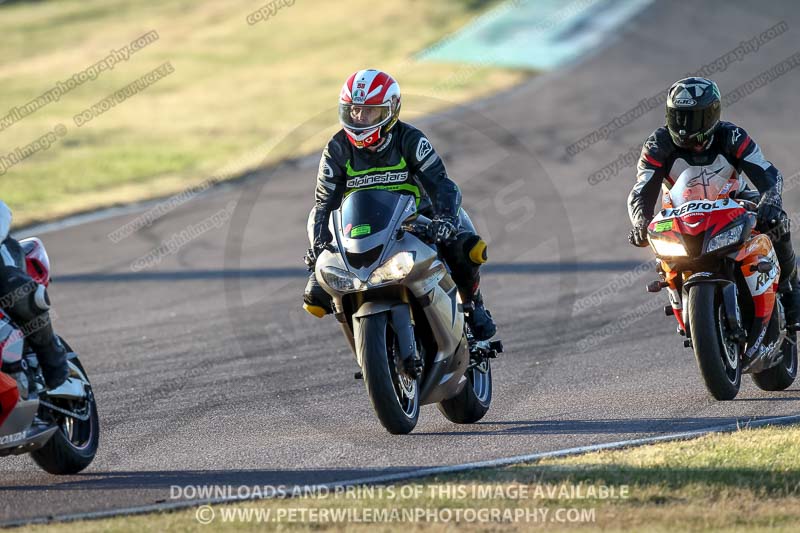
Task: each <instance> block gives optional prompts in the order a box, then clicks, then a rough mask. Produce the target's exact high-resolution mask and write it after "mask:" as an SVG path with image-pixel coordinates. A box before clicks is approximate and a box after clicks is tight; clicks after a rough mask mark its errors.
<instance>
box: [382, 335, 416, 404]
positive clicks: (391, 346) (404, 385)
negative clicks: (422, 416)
mask: <svg viewBox="0 0 800 533" xmlns="http://www.w3.org/2000/svg"><path fill="white" fill-rule="evenodd" d="M386 353H387V355H388V363H389V375H390V376H391V378H392V385H393V386H394V394H395V397H396V398H397V402H398V403H399V404H400V408H401V409H402V410H403V413H405V415H406V416H407V417H408V418H414V416H415V415H416V413H417V409H418V408H419V386H418V383H417V380H416V379H411V378H409V377H407V376H404V375H402V374H399V373H398V372H397V363H398V362H399V361H400V352H399V349H398V347H397V337H396V336H395V334H394V330H393V329H392V327H391V326H390V325H388V324H387V327H386Z"/></svg>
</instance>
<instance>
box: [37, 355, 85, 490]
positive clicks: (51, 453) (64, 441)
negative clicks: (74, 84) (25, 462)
mask: <svg viewBox="0 0 800 533" xmlns="http://www.w3.org/2000/svg"><path fill="white" fill-rule="evenodd" d="M62 342H63V341H62ZM64 344H65V346H66V347H67V350H68V351H70V352H71V351H72V350H71V349H70V348H69V346H68V345H66V343H64ZM70 361H71V362H72V363H74V364H75V366H77V367H78V368H80V369H81V372H83V375H84V376H86V375H87V374H86V370H84V368H83V365H81V362H80V361H79V360H78V358H77V357H76V358H74V359H71V360H70ZM85 402H86V408H87V409H88V410H89V419H88V420H85V421H81V420H78V419H74V418H71V417H68V416H65V415H61V417H60V419H59V422H58V426H59V427H58V430H57V431H56V432H55V433H54V434H53V436H52V437H51V438H50V440H48V441H47V443H46V444H45V445H44V446H42V447H41V448H39V449H38V450H35V451H33V452H31V458H32V459H33V460H34V462H35V463H36V464H37V465H39V466H40V467H41V468H42V469H43V470H44V471H45V472H48V473H50V474H55V475H69V474H77V473H78V472H80V471H81V470H83V469H85V468H86V467H87V466H89V465H90V464H91V463H92V461H93V460H94V456H95V454H97V448H98V446H99V444H100V419H99V417H98V415H97V402H96V401H95V398H94V394H92V392H91V391H90V392H89V397H88V398H87V399H86V401H85Z"/></svg>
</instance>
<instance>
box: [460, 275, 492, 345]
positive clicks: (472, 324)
mask: <svg viewBox="0 0 800 533" xmlns="http://www.w3.org/2000/svg"><path fill="white" fill-rule="evenodd" d="M479 287H480V277H479V276H476V277H475V281H474V282H473V283H471V284H470V285H468V286H467V287H459V292H460V293H461V299H462V300H463V301H464V302H465V303H470V304H472V310H471V311H470V312H469V314H468V315H467V316H466V319H467V324H469V329H470V331H472V336H473V337H474V338H475V340H479V341H485V340H489V339H491V338H492V337H494V334H495V333H497V326H496V325H495V323H494V319H493V318H492V314H491V313H490V312H489V310H488V309H486V306H485V305H484V304H483V295H482V294H481V291H480V288H479Z"/></svg>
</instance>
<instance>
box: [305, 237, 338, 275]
mask: <svg viewBox="0 0 800 533" xmlns="http://www.w3.org/2000/svg"><path fill="white" fill-rule="evenodd" d="M323 250H330V251H332V252H333V251H335V248H334V247H333V245H332V244H331V243H330V242H322V241H320V240H317V241H314V247H313V248H309V249H308V250H306V255H305V257H303V262H304V263H305V264H306V267H308V271H309V272H313V271H314V267H315V266H316V264H317V258H318V257H319V254H321V253H322V251H323Z"/></svg>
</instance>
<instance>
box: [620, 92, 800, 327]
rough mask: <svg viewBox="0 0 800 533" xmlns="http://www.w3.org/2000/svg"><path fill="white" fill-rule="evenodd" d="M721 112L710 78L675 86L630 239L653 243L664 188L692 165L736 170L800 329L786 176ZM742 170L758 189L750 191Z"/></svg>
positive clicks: (650, 144) (634, 206)
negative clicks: (755, 210) (753, 204)
mask: <svg viewBox="0 0 800 533" xmlns="http://www.w3.org/2000/svg"><path fill="white" fill-rule="evenodd" d="M720 110H721V102H720V92H719V88H718V87H717V84H716V83H714V82H713V81H711V80H708V79H705V78H685V79H682V80H679V81H677V82H675V84H673V85H672V87H670V89H669V93H668V96H667V111H666V122H667V124H666V127H661V128H658V129H657V130H656V131H655V132H653V134H652V135H650V137H649V138H648V139H647V140H646V141H645V143H644V146H643V148H642V155H641V157H640V158H639V164H638V167H637V169H638V174H637V179H636V185H634V186H633V190H632V191H631V193H630V195H629V196H628V214H629V216H630V219H631V223H632V224H633V229H632V230H631V232H630V235H629V240H630V242H631V244H633V245H634V246H647V245H648V242H647V226H648V225H649V223H650V220H651V219H652V218H653V209H654V207H655V204H656V202H657V201H658V200H659V193H660V191H661V186H662V184H663V185H664V186H666V187H667V188H669V187H670V186H671V185H672V184H673V183H674V182H675V179H676V178H677V177H678V175H679V174H680V173H681V172H683V171H684V170H685V169H687V168H689V167H708V168H709V171H710V172H713V173H717V172H719V173H722V172H725V171H731V170H732V171H733V172H735V173H736V175H738V176H739V180H740V187H739V192H738V193H737V194H736V197H737V198H742V199H745V200H750V201H753V202H756V203H757V204H758V213H757V225H756V228H757V229H758V230H759V231H760V232H762V233H767V234H768V235H770V237H771V238H772V241H773V245H774V247H775V254H776V255H777V257H778V262H779V263H780V267H781V276H780V284H779V291H780V292H781V302H782V303H783V306H784V309H785V311H786V323H787V325H788V326H789V327H790V328H792V329H797V326H796V325H797V324H798V323H800V284H798V280H797V264H796V260H795V254H794V249H793V248H792V240H791V236H790V234H789V217H788V216H787V215H786V212H785V211H784V210H783V206H782V201H781V193H782V192H783V177H782V176H781V173H780V171H779V170H778V169H777V168H775V166H774V165H773V164H772V163H770V162H769V161H767V160H766V159H764V156H763V155H762V153H761V148H759V146H758V144H756V142H755V141H754V140H753V139H752V138H751V137H750V136H749V135H748V134H747V132H746V131H744V129H742V128H740V127H739V126H736V125H735V124H732V123H730V122H721V121H720ZM730 167H732V169H731V168H730ZM741 172H744V173H745V174H746V175H747V177H748V178H749V179H750V181H751V182H752V183H753V185H755V187H756V189H758V191H754V190H752V189H748V188H747V185H746V183H745V182H744V181H743V180H742V176H741Z"/></svg>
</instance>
